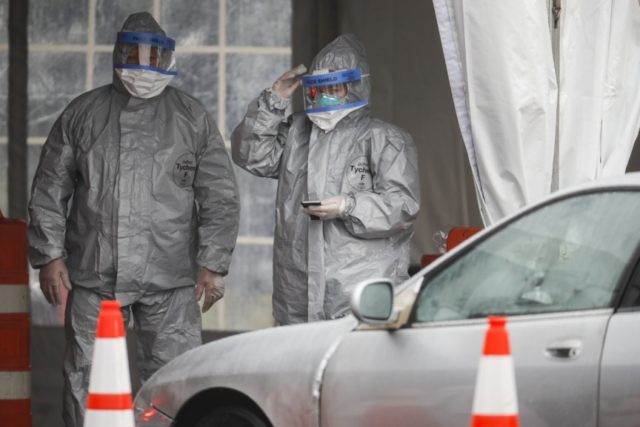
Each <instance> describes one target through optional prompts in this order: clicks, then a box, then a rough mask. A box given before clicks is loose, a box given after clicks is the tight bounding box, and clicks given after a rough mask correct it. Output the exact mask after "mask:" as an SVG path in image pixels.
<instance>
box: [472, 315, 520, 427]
mask: <svg viewBox="0 0 640 427" xmlns="http://www.w3.org/2000/svg"><path fill="white" fill-rule="evenodd" d="M506 323H507V319H506V318H504V317H489V330H488V331H487V334H486V336H485V341H484V350H483V352H482V358H481V359H480V365H479V367H478V376H477V378H476V390H475V395H474V397H473V414H472V418H471V425H472V427H518V425H519V421H518V397H517V396H516V379H515V374H514V369H513V360H512V359H511V350H510V348H509V335H508V332H507V329H506V327H505V325H506Z"/></svg>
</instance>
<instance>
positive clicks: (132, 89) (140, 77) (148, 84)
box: [115, 68, 175, 98]
mask: <svg viewBox="0 0 640 427" xmlns="http://www.w3.org/2000/svg"><path fill="white" fill-rule="evenodd" d="M115 70H116V74H117V75H118V77H119V78H120V81H121V82H122V84H123V85H124V87H125V88H126V89H127V91H128V92H129V93H130V94H131V95H132V96H135V97H136V98H153V97H154V96H157V95H160V93H162V91H163V90H164V88H165V87H167V85H168V84H169V82H170V81H171V79H173V78H174V77H175V75H173V74H162V73H158V72H156V71H151V70H142V69H135V68H116V69H115Z"/></svg>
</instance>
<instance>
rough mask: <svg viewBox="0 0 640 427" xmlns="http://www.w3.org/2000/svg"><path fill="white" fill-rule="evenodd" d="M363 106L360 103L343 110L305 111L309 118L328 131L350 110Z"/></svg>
mask: <svg viewBox="0 0 640 427" xmlns="http://www.w3.org/2000/svg"><path fill="white" fill-rule="evenodd" d="M362 107H364V105H361V106H359V107H354V108H345V109H344V110H334V111H321V112H317V113H307V116H308V117H309V120H311V121H312V122H313V123H314V124H315V125H316V126H318V127H319V128H320V129H322V130H323V131H325V132H329V131H330V130H332V129H333V128H335V127H336V125H337V124H338V122H339V121H340V120H342V119H344V118H345V117H346V116H347V115H348V114H349V113H350V112H352V111H355V110H358V109H360V108H362Z"/></svg>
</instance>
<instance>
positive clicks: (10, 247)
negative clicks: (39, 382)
mask: <svg viewBox="0 0 640 427" xmlns="http://www.w3.org/2000/svg"><path fill="white" fill-rule="evenodd" d="M29 326H30V319H29V270H28V267H27V224H26V223H25V222H24V221H22V220H14V219H6V218H4V217H3V216H2V212H0V426H3V427H30V426H31V363H30V361H29Z"/></svg>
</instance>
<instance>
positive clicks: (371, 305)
mask: <svg viewBox="0 0 640 427" xmlns="http://www.w3.org/2000/svg"><path fill="white" fill-rule="evenodd" d="M351 311H352V312H353V315H354V316H356V318H357V319H358V320H360V321H361V322H364V323H370V324H382V323H389V322H390V321H393V320H394V317H395V316H396V313H395V312H394V310H393V282H391V281H390V280H387V279H370V280H365V281H364V282H361V283H359V284H358V285H357V286H356V287H355V289H354V290H353V293H352V294H351Z"/></svg>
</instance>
